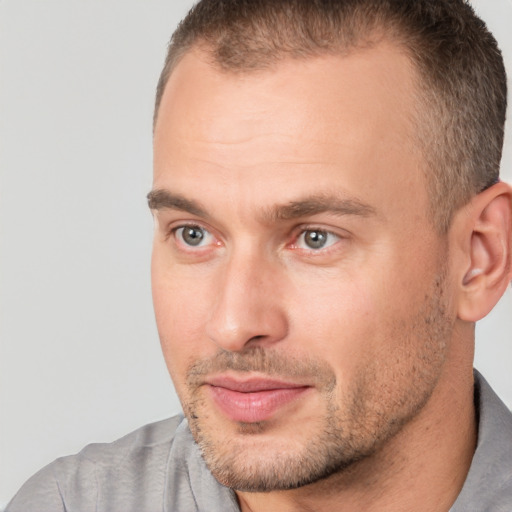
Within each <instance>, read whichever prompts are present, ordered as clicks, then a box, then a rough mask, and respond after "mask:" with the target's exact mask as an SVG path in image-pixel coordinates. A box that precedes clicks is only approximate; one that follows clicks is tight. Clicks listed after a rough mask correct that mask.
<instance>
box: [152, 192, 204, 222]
mask: <svg viewBox="0 0 512 512" xmlns="http://www.w3.org/2000/svg"><path fill="white" fill-rule="evenodd" d="M147 199H148V206H149V208H150V209H151V210H163V209H164V208H169V209H171V210H182V211H184V212H188V213H191V214H192V215H197V216H198V217H209V215H208V214H207V213H206V210H204V209H203V208H202V207H201V206H200V205H199V203H197V202H196V201H193V200H191V199H187V198H185V197H183V196H180V195H178V194H172V193H171V192H168V191H167V190H163V189H156V190H151V192H149V194H148V195H147Z"/></svg>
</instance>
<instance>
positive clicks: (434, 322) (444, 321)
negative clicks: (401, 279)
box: [183, 275, 453, 492]
mask: <svg viewBox="0 0 512 512" xmlns="http://www.w3.org/2000/svg"><path fill="white" fill-rule="evenodd" d="M443 285H444V275H442V276H439V277H438V278H436V280H435V282H434V286H433V289H432V290H431V294H430V295H428V296H427V297H426V299H425V301H424V303H423V305H422V306H421V307H420V308H419V311H418V312H417V313H416V314H415V315H412V316H411V317H410V318H409V319H408V320H409V322H408V327H407V332H405V333H404V329H405V327H404V323H403V319H402V320H399V321H396V323H395V324H394V325H391V327H390V328H389V337H390V338H392V337H396V336H400V338H399V339H401V340H402V341H403V350H404V353H403V354H399V357H400V355H401V356H403V357H404V358H405V360H407V361H409V363H410V365H409V367H407V368H406V370H404V368H403V367H397V368H396V369H395V372H396V373H395V374H393V372H391V373H390V374H389V379H388V380H389V383H388V384H389V386H388V388H389V389H382V386H380V387H379V384H377V383H380V384H382V378H381V377H380V376H379V375H378V372H379V371H382V370H381V368H377V367H378V361H377V364H369V365H368V366H366V367H365V369H364V371H362V372H360V373H359V374H358V375H357V378H356V381H355V382H354V381H353V382H351V383H350V389H349V390H344V393H343V395H341V394H340V390H339V389H338V388H337V382H336V376H335V373H334V371H333V369H332V368H331V366H330V365H329V364H327V363H326V362H325V361H320V360H308V361H304V360H294V359H291V358H290V357H289V356H287V355H283V354H280V353H279V352H278V351H276V350H274V349H263V348H260V347H254V348H250V349H248V350H246V351H243V352H237V353H230V352H225V351H221V352H219V353H218V354H217V355H216V356H215V357H214V358H211V359H208V360H201V361H198V362H196V363H194V364H192V365H191V367H190V368H189V371H188V379H187V389H188V396H189V400H187V401H186V402H184V403H183V407H184V411H185V415H186V417H187V418H188V422H189V426H190V429H191V432H192V434H193V436H194V439H195V440H196V442H197V443H198V445H199V447H200V449H201V453H202V456H203V459H204V460H205V462H206V465H207V466H208V468H209V469H210V471H211V472H212V474H213V475H214V476H215V478H216V479H217V480H218V481H219V482H220V483H221V484H223V485H226V486H227V487H230V488H232V489H235V490H237V491H245V492H269V491H277V490H289V489H296V488H298V487H302V486H305V485H309V484H312V483H315V482H318V481H320V480H323V479H326V478H328V477H330V476H332V475H334V474H343V473H344V472H345V471H346V470H347V469H348V468H351V467H353V466H354V465H355V464H356V463H358V462H359V461H362V460H364V459H368V458H369V457H371V456H372V455H374V454H375V453H376V451H378V450H379V449H380V447H381V446H382V445H383V444H385V443H386V441H388V440H389V439H391V438H392V437H393V436H394V435H395V434H397V432H399V431H400V430H401V429H402V427H403V426H404V425H405V424H407V423H408V422H409V421H410V420H411V419H412V418H414V417H415V416H416V415H417V414H418V413H419V411H421V410H422V409H423V407H424V406H425V404H426V403H427V402H428V400H429V398H430V396H431V395H432V393H433V391H434V389H435V386H436V383H437V380H438V378H439V375H440V372H441V368H442V366H443V363H444V360H445V352H446V342H447V340H448V339H449V337H450V334H451V331H452V329H453V322H452V321H451V320H449V318H448V317H447V315H446V307H445V304H444V297H443V288H444V286H443ZM419 339H421V340H422V343H419V342H418V340H419ZM395 344H396V341H395ZM224 370H234V371H237V372H249V371H256V372H261V373H263V374H266V375H269V376H279V377H285V378H286V377H291V378H293V377H296V376H300V377H307V378H308V379H310V381H312V382H313V383H314V386H315V389H316V390H317V391H318V393H319V396H320V397H321V401H322V406H323V407H322V409H321V411H319V416H318V418H317V421H316V423H315V424H314V425H305V429H306V433H305V434H303V432H302V431H301V428H302V427H303V425H300V424H298V425H296V426H295V428H296V429H297V435H296V436H295V437H294V434H291V435H288V436H286V437H284V436H283V437H282V439H281V440H280V441H279V443H278V442H277V441H276V437H272V436H270V437H267V438H265V435H266V434H269V433H271V432H272V429H273V425H272V422H271V421H269V422H261V423H254V424H244V423H239V424H238V426H237V432H236V433H235V435H233V432H231V433H228V432H226V433H225V434H219V433H218V432H215V429H212V428H211V422H210V419H209V412H208V411H209V409H208V406H207V403H206V400H205V396H204V393H203V391H204V390H203V389H202V387H201V386H200V385H199V383H200V382H201V381H202V379H203V378H204V376H205V375H207V374H208V373H210V372H213V371H224ZM403 371H405V372H406V375H405V377H404V374H403ZM395 378H396V379H398V381H400V383H399V384H397V383H396V381H395V382H393V379H395ZM384 386H385V385H384ZM383 396H387V397H388V398H387V399H386V400H383ZM384 402H385V403H384ZM291 423H292V424H293V421H292V420H291ZM307 429H309V430H307Z"/></svg>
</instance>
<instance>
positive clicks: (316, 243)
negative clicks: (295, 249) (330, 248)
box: [305, 231, 327, 249]
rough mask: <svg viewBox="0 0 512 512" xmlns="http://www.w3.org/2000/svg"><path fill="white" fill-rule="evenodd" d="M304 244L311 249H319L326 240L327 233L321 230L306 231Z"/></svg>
mask: <svg viewBox="0 0 512 512" xmlns="http://www.w3.org/2000/svg"><path fill="white" fill-rule="evenodd" d="M305 239H306V244H307V245H308V246H309V247H311V248H312V249H321V248H322V247H323V246H324V245H325V242H326V241H327V234H326V233H325V232H323V231H308V232H306V236H305Z"/></svg>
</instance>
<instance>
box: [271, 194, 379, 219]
mask: <svg viewBox="0 0 512 512" xmlns="http://www.w3.org/2000/svg"><path fill="white" fill-rule="evenodd" d="M320 213H331V214H334V215H339V216H345V215H355V216H359V217H371V216H376V215H377V212H376V210H375V208H374V207H373V206H371V205H369V204H366V203H363V202H362V201H360V200H359V199H357V198H345V197H339V196H337V195H326V194H314V195H311V196H307V197H305V198H303V199H299V200H297V201H290V202H289V203H286V204H283V205H277V206H274V207H271V208H270V209H269V210H267V211H266V212H265V215H264V217H265V218H268V220H270V221H275V220H293V219H298V218H300V217H307V216H311V215H318V214H320Z"/></svg>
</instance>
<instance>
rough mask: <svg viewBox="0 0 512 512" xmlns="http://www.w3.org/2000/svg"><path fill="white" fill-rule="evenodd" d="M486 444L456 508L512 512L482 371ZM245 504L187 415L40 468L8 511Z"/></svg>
mask: <svg viewBox="0 0 512 512" xmlns="http://www.w3.org/2000/svg"><path fill="white" fill-rule="evenodd" d="M475 400H476V404H477V411H478V414H479V433H478V444H477V449H476V452H475V455H474V457H473V461H472V464H471V468H470V471H469V474H468V476H467V479H466V482H465V484H464V487H463V489H462V492H461V493H460V495H459V497H458V498H457V501H456V502H455V504H454V505H453V507H452V509H451V511H450V512H512V414H511V413H510V411H509V410H508V409H507V408H506V407H505V405H504V404H503V403H502V402H501V401H500V399H499V398H498V397H497V396H496V394H495V393H494V392H493V391H492V389H491V388H490V386H489V385H488V384H487V382H486V381H485V380H484V379H483V378H482V377H481V376H480V375H479V374H478V373H475ZM171 511H172V512H196V511H200V512H237V511H239V507H238V504H237V500H236V497H235V494H234V492H233V491H231V490H230V489H228V488H227V487H224V486H222V485H221V484H219V483H218V482H217V481H216V480H215V478H214V477H213V476H212V474H211V473H210V471H209V470H208V469H207V467H206V465H205V463H204V461H203V459H202V458H201V454H200V452H199V449H198V447H197V445H196V443H195V442H194V440H193V438H192V435H191V433H190V430H189V428H188V425H187V422H186V420H185V419H184V418H183V417H182V416H176V417H174V418H171V419H168V420H164V421H160V422H158V423H153V424H151V425H147V426H145V427H142V428H140V429H139V430H136V431H135V432H133V433H131V434H128V435H127V436H125V437H123V438H121V439H119V440H118V441H115V442H114V443H111V444H92V445H89V446H87V447H86V448H84V449H83V450H82V451H81V452H80V453H78V454H77V455H73V456H70V457H63V458H61V459H57V460H56V461H55V462H53V463H52V464H50V465H49V466H47V467H45V468H43V469H42V470H41V471H39V473H36V474H35V475H34V476H33V477H32V478H31V479H30V480H28V482H27V483H26V484H25V485H24V486H23V487H22V488H21V490H20V491H19V492H18V494H16V496H15V497H14V498H13V500H12V501H11V503H10V504H9V505H8V506H7V509H6V512H171Z"/></svg>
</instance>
